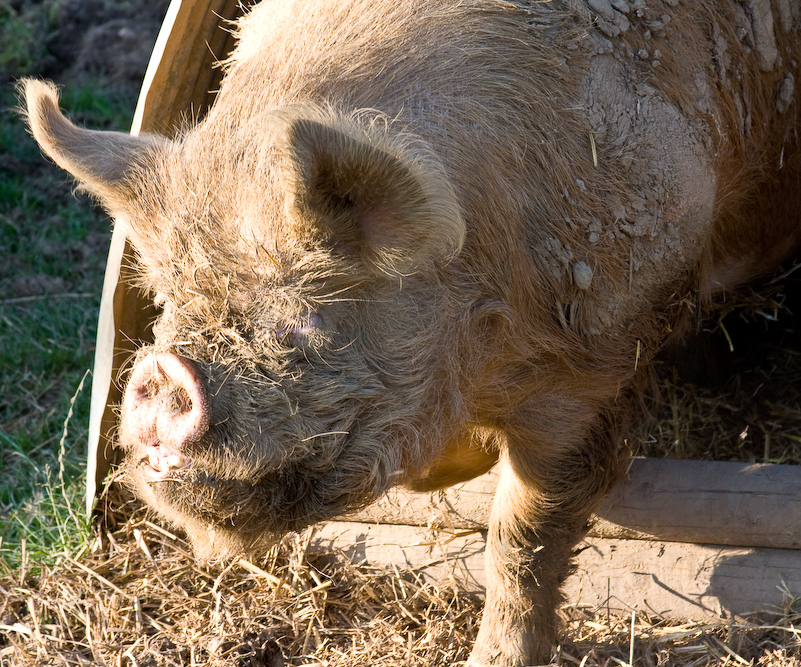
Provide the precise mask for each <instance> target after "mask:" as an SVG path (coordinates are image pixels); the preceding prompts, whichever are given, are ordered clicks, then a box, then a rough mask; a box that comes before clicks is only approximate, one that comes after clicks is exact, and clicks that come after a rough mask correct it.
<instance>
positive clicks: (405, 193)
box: [22, 0, 801, 666]
mask: <svg viewBox="0 0 801 667" xmlns="http://www.w3.org/2000/svg"><path fill="white" fill-rule="evenodd" d="M800 23H801V6H799V3H798V2H797V1H796V0H778V1H777V2H773V3H770V2H769V0H747V1H746V2H733V1H732V0H705V1H701V0H647V1H646V0H634V1H633V2H631V1H630V0H586V2H584V0H548V1H545V2H542V1H540V0H510V1H504V0H459V1H456V0H391V1H390V0H378V1H376V0H303V1H300V0H298V1H297V2H291V1H289V0H273V1H264V2H261V3H259V4H258V5H257V6H255V7H254V8H252V9H251V10H249V11H248V12H247V13H246V14H245V15H244V16H243V17H242V18H241V20H240V21H239V23H238V25H237V28H236V30H237V32H238V36H239V41H238V45H237V47H236V48H235V50H234V52H233V53H232V55H231V56H230V58H228V59H227V60H226V62H225V63H224V68H225V75H224V79H223V82H222V85H221V87H220V90H219V92H218V94H217V96H216V100H215V102H214V104H213V106H212V107H211V108H210V110H209V111H208V113H207V114H206V115H205V117H203V118H202V119H200V120H199V121H197V122H195V123H187V125H186V126H185V127H183V128H182V129H180V130H179V131H177V132H176V134H175V135H174V136H170V137H164V136H157V135H153V134H150V135H147V134H143V135H141V136H129V135H127V134H122V133H113V132H101V131H93V130H88V129H82V128H78V127H76V126H75V125H73V124H72V123H71V122H70V121H69V120H67V119H66V118H65V117H64V116H63V115H62V114H61V112H60V111H59V108H58V98H57V92H56V89H55V88H54V86H53V85H52V84H48V83H44V82H39V81H34V80H28V81H26V82H24V83H23V84H22V85H23V88H24V95H25V98H26V101H27V117H28V120H29V123H30V127H31V130H32V133H33V135H34V137H35V138H36V140H37V141H38V142H39V144H40V145H41V147H42V149H43V150H44V152H45V153H46V154H47V155H48V156H50V157H51V158H52V159H53V160H54V161H55V162H56V163H57V164H58V165H60V166H61V167H63V168H64V169H65V170H67V171H68V172H69V173H70V174H72V175H73V176H74V177H75V178H76V179H77V181H78V182H79V183H80V185H81V187H83V188H84V189H85V190H87V191H88V192H90V193H91V194H92V195H94V196H95V197H96V198H97V199H98V200H99V201H100V202H101V203H102V204H103V205H104V206H105V207H106V209H107V210H108V211H109V212H110V214H111V216H112V217H113V219H114V220H115V224H116V225H119V226H121V227H122V228H123V229H124V231H125V233H126V235H127V236H128V238H129V239H130V241H131V243H132V245H133V246H134V247H135V249H136V254H137V262H138V269H137V272H138V276H139V283H140V285H141V287H142V289H144V290H147V291H148V292H149V293H150V294H152V297H153V299H154V302H155V303H156V304H157V305H158V306H159V308H160V316H159V318H158V320H157V322H156V323H155V325H154V342H153V343H152V345H146V346H145V347H143V348H142V349H141V350H140V351H139V352H138V354H137V355H136V359H135V360H134V362H133V364H132V367H131V370H130V373H129V376H128V378H127V386H126V388H125V392H124V396H123V399H122V405H121V406H120V420H119V435H118V440H119V445H120V447H121V448H122V449H123V450H124V451H125V453H126V463H125V470H126V474H127V477H128V479H129V480H130V483H131V484H132V486H133V487H134V488H135V490H136V492H137V493H138V494H139V495H140V496H141V497H142V498H143V499H144V500H145V501H146V502H147V503H148V504H150V505H151V506H152V507H153V508H154V509H155V510H157V511H158V512H159V513H160V514H161V515H162V516H163V517H165V518H166V519H167V520H169V521H171V522H173V523H174V524H177V525H179V526H182V527H183V528H184V530H185V531H186V533H187V535H188V536H189V538H190V540H191V542H192V544H193V547H194V549H195V552H196V554H197V555H198V557H199V558H206V559H208V558H216V557H221V556H224V555H231V554H235V553H239V552H241V551H253V550H258V549H261V548H264V546H265V545H266V544H269V543H270V541H272V540H275V539H276V538H277V537H278V536H280V535H282V534H284V533H286V532H288V531H297V530H301V529H303V528H304V527H306V526H309V525H310V524H313V523H314V522H317V521H321V520H325V519H329V518H331V517H334V516H336V515H341V514H346V513H349V512H353V511H355V510H357V509H359V508H363V507H364V506H366V505H368V504H369V503H371V502H373V501H374V500H375V499H376V498H378V497H379V496H380V495H381V494H382V493H384V492H385V491H386V490H387V489H389V488H390V487H392V486H393V485H398V484H405V485H407V486H410V487H411V488H413V489H417V490H421V491H423V490H430V489H436V488H442V487H444V486H447V485H449V484H453V483H455V482H458V481H462V480H466V479H469V478H470V477H473V476H475V475H477V474H480V473H482V472H484V471H486V470H487V469H489V468H490V467H491V466H492V465H493V464H495V463H496V461H499V465H500V482H499V484H498V489H497V495H496V498H495V501H494V506H493V509H492V513H491V517H490V524H489V529H488V534H487V549H486V570H487V575H486V580H487V589H486V600H485V607H484V612H483V616H482V619H481V624H480V629H479V631H478V635H477V638H476V640H475V644H474V647H473V650H472V653H471V656H470V658H469V661H468V663H467V664H468V665H471V666H478V665H505V666H522V665H530V664H533V663H537V662H542V661H547V660H548V659H549V656H550V652H551V650H552V647H553V646H554V643H555V642H556V640H557V638H558V634H557V633H558V623H557V613H556V609H557V607H558V604H559V602H560V599H561V598H560V586H561V584H562V583H563V581H564V579H565V578H566V577H567V575H568V574H569V572H570V559H571V555H572V552H573V550H574V548H575V546H576V544H577V543H578V541H579V540H580V539H581V537H582V535H583V534H584V533H585V530H586V528H587V523H588V519H589V517H590V515H591V513H592V511H593V509H594V508H595V507H596V505H597V504H598V502H599V500H600V499H601V498H602V497H603V495H604V494H605V493H606V492H607V490H608V489H609V488H610V486H611V485H613V484H614V483H615V482H616V480H617V479H618V478H619V477H620V475H621V471H622V470H623V469H624V467H625V463H626V457H627V455H628V451H627V447H626V444H625V440H624V438H623V435H624V431H623V429H624V428H625V423H626V417H627V414H628V413H629V409H630V408H629V406H630V403H631V400H632V398H633V397H636V395H637V392H638V387H639V386H640V383H641V381H642V380H643V378H645V377H647V368H648V364H649V361H650V360H652V359H653V357H654V355H655V354H656V353H657V352H658V351H659V350H660V349H661V348H663V347H664V346H665V345H667V344H670V343H671V342H672V341H676V340H679V339H680V337H681V336H682V335H683V334H684V333H685V332H687V331H690V330H692V328H693V327H694V326H697V323H698V322H699V321H700V318H701V317H702V316H703V315H704V314H708V313H710V312H711V311H712V310H713V309H714V308H715V307H716V305H717V304H719V303H720V302H721V300H722V299H724V298H725V297H726V295H727V294H728V293H730V292H731V291H732V290H734V289H736V288H737V287H738V286H741V285H743V284H745V283H747V282H748V281H750V280H752V279H754V278H755V277H757V276H761V275H764V274H766V273H768V272H770V271H772V270H774V269H775V267H777V266H778V265H779V264H780V263H781V262H783V261H784V260H786V259H787V258H789V257H790V256H792V254H793V253H794V252H796V251H797V250H798V249H799V232H798V211H800V210H801V202H799V193H801V188H799V187H798V185H799V176H800V175H801V174H799V171H800V169H801V155H800V154H799V145H798V141H799V140H798V110H799V99H798V98H799V94H798V91H797V88H796V86H795V83H794V82H795V78H797V76H798V73H797V69H798V61H799V60H800V59H801V47H800V46H799V45H800V44H801V39H799V35H798V30H799V24H800Z"/></svg>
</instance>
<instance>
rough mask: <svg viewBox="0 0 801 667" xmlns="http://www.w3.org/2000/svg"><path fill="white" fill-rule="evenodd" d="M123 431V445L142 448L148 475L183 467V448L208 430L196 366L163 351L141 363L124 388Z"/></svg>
mask: <svg viewBox="0 0 801 667" xmlns="http://www.w3.org/2000/svg"><path fill="white" fill-rule="evenodd" d="M121 428H122V434H123V439H124V440H125V441H128V442H130V443H131V444H132V445H134V447H135V449H137V450H144V452H143V453H144V456H143V458H142V461H141V462H142V463H146V464H147V466H149V468H150V470H149V471H148V472H149V474H150V476H151V477H153V478H159V477H164V476H166V475H167V474H169V472H170V471H172V470H175V469H178V468H183V467H185V466H187V465H188V463H189V461H188V459H187V458H186V456H185V454H184V452H183V448H184V446H185V445H187V444H190V443H192V442H195V441H197V440H198V439H200V437H201V436H202V435H203V434H204V433H205V432H206V431H207V430H208V428H209V411H208V401H207V399H206V392H205V390H204V388H203V384H202V382H201V380H200V378H199V376H198V372H197V369H196V367H195V365H194V363H192V362H191V361H189V360H187V359H182V358H181V357H178V356H177V355H174V354H171V353H164V352H162V353H158V354H156V353H154V354H151V355H149V356H148V357H146V358H144V359H142V360H141V361H140V362H139V363H138V364H137V365H136V366H135V367H134V370H133V373H132V374H131V378H130V380H129V381H128V386H127V387H126V388H125V394H124V396H123V399H122V417H121ZM137 445H138V447H137Z"/></svg>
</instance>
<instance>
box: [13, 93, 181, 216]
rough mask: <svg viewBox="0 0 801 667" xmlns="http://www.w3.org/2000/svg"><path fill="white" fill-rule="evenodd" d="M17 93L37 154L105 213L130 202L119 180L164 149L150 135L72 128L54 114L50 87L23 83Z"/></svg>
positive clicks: (55, 101)
mask: <svg viewBox="0 0 801 667" xmlns="http://www.w3.org/2000/svg"><path fill="white" fill-rule="evenodd" d="M19 88H20V90H21V92H22V94H23V96H24V99H25V102H26V105H27V112H26V116H27V120H28V124H29V126H30V129H31V132H32V134H33V136H34V138H35V139H36V141H37V142H38V143H39V146H40V147H41V148H42V150H43V151H44V152H45V153H46V154H47V155H48V156H49V157H50V158H51V159H52V160H53V161H54V162H55V163H56V164H57V165H58V166H59V167H61V168H62V169H64V170H65V171H68V172H69V173H70V174H72V175H73V176H74V177H75V178H76V179H78V180H79V181H80V182H81V184H82V185H83V186H84V187H85V188H86V189H87V190H89V192H91V193H92V194H94V195H95V196H97V197H98V198H99V199H101V200H103V201H104V203H106V204H107V205H109V206H110V207H111V208H114V207H115V206H114V205H115V204H119V203H124V202H125V200H126V198H127V197H130V196H131V194H132V193H130V192H128V187H127V186H126V178H125V177H126V174H127V173H128V172H129V171H130V170H131V168H132V167H134V166H135V165H136V164H137V163H138V162H139V161H141V159H142V158H143V156H144V155H145V154H146V153H147V152H148V151H149V150H150V149H151V148H153V147H155V146H156V145H159V144H166V143H167V140H166V139H162V138H161V137H156V136H155V135H146V136H145V135H143V136H141V137H135V136H131V135H130V134H125V133H124V132H100V131H94V130H85V129H83V128H80V127H76V126H75V125H73V124H72V123H71V122H70V121H68V120H67V119H66V118H65V117H64V116H63V115H62V114H61V112H60V111H59V108H58V92H57V90H56V87H55V86H54V85H53V84H51V83H45V82H43V81H36V80H33V79H25V80H23V81H22V82H21V83H20V86H19ZM126 195H127V197H126Z"/></svg>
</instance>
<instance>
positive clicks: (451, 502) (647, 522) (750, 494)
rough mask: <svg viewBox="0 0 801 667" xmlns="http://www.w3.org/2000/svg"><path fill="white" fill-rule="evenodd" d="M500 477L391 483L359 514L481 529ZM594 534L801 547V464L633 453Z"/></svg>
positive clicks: (385, 520)
mask: <svg viewBox="0 0 801 667" xmlns="http://www.w3.org/2000/svg"><path fill="white" fill-rule="evenodd" d="M496 483H497V476H496V474H495V472H494V471H490V472H489V473H487V474H486V475H483V476H482V477H479V478H477V479H475V480H471V481H470V482H467V483H465V484H461V485H459V486H456V487H453V488H451V489H446V490H444V491H437V492H435V493H428V494H418V493H412V492H409V491H405V490H403V489H396V490H393V491H392V492H391V493H390V494H389V495H388V496H387V497H386V498H384V499H382V500H380V501H378V502H377V503H375V504H374V505H372V506H371V507H369V508H367V510H365V511H364V512H362V513H360V514H359V515H357V516H356V517H354V518H356V519H358V520H361V521H367V522H372V523H396V524H408V525H420V526H425V525H429V524H431V523H432V522H433V523H434V524H437V525H443V526H447V527H450V528H453V529H464V528H471V527H478V528H486V525H487V517H488V516H489V510H490V507H491V505H492V498H493V495H494V492H495V485H496ZM591 534H592V535H595V536H598V537H614V538H625V537H628V538H650V539H659V540H666V541H673V542H676V541H678V542H696V543H706V544H718V545H731V546H746V547H750V546H756V547H776V548H782V549H800V548H801V467H799V466H781V465H762V464H749V463H726V462H719V461H671V460H662V459H633V460H632V462H631V466H630V468H629V473H628V476H627V479H626V480H625V481H624V482H623V483H621V484H620V485H619V486H618V487H617V488H616V489H614V490H613V491H612V493H610V494H609V496H608V497H607V498H606V499H605V500H604V502H603V503H602V505H601V507H600V508H599V509H598V512H597V520H596V522H595V525H594V527H593V531H592V533H591Z"/></svg>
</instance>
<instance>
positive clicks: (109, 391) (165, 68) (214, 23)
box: [86, 0, 253, 514]
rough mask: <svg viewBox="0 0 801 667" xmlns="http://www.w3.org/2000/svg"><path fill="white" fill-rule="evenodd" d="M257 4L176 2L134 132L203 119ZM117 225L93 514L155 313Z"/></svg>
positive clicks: (96, 402) (105, 295) (90, 490)
mask: <svg viewBox="0 0 801 667" xmlns="http://www.w3.org/2000/svg"><path fill="white" fill-rule="evenodd" d="M251 4H253V2H242V3H240V2H238V0H172V2H171V3H170V6H169V8H168V10H167V15H166V17H165V19H164V22H163V24H162V27H161V31H160V32H159V36H158V39H157V40H156V46H155V47H154V49H153V54H152V56H151V58H150V64H149V65H148V69H147V73H146V74H145V79H144V83H143V85H142V91H141V93H140V95H139V102H138V104H137V108H136V113H135V115H134V121H133V126H132V128H131V133H132V134H138V133H139V132H140V131H144V132H158V133H161V134H164V135H166V136H171V135H173V134H174V133H175V131H176V130H177V129H178V127H179V126H180V124H181V123H182V122H183V121H184V119H186V118H190V117H193V116H194V117H198V116H200V115H202V114H203V113H204V112H205V110H206V109H207V108H208V106H209V105H210V104H211V102H212V100H213V97H214V92H215V90H216V88H217V85H218V84H219V80H220V78H221V76H222V72H221V71H220V70H219V68H214V67H213V63H214V62H215V61H216V59H218V58H223V57H225V56H227V55H228V53H229V52H230V50H231V48H232V47H233V45H234V38H233V35H232V34H231V32H230V30H228V29H227V28H226V27H225V26H224V25H221V24H225V23H226V22H227V21H230V20H233V19H234V18H236V17H237V16H239V15H240V14H241V13H242V11H244V8H245V7H247V6H248V5H251ZM119 229H120V227H115V229H114V232H113V234H112V238H111V246H110V249H109V256H108V260H107V262H106V275H105V279H104V283H103V292H102V295H101V302H100V313H99V315H98V331H97V344H96V348H95V360H94V372H93V375H92V399H91V406H90V415H89V435H88V456H87V468H86V511H87V514H91V512H92V510H93V508H94V502H95V496H96V493H97V489H98V487H99V486H100V485H101V484H102V482H103V480H104V479H105V477H106V475H107V474H108V471H109V469H110V467H111V464H112V463H113V461H114V455H115V452H114V450H113V447H112V441H113V440H112V435H111V434H112V433H113V432H114V429H115V427H116V415H115V414H114V406H115V405H118V404H119V402H120V400H121V391H120V387H119V385H118V384H117V383H116V380H117V376H118V374H119V372H120V369H121V368H122V367H123V365H124V364H125V362H126V361H127V360H128V359H129V358H130V356H131V354H132V353H133V351H134V350H135V349H136V348H137V347H139V345H141V344H142V343H143V342H149V341H152V335H151V332H150V327H151V324H152V322H153V319H154V318H155V316H156V310H155V308H154V307H153V304H152V303H151V301H150V300H149V299H148V298H146V297H145V296H144V295H143V294H141V293H140V292H139V290H138V289H135V288H132V287H131V285H132V284H133V281H131V280H130V279H129V278H130V275H131V273H132V272H133V270H134V266H133V259H132V258H133V250H132V248H131V246H130V244H129V243H128V241H127V240H126V239H125V238H124V235H123V234H122V233H121V232H120V231H118V230H119Z"/></svg>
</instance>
